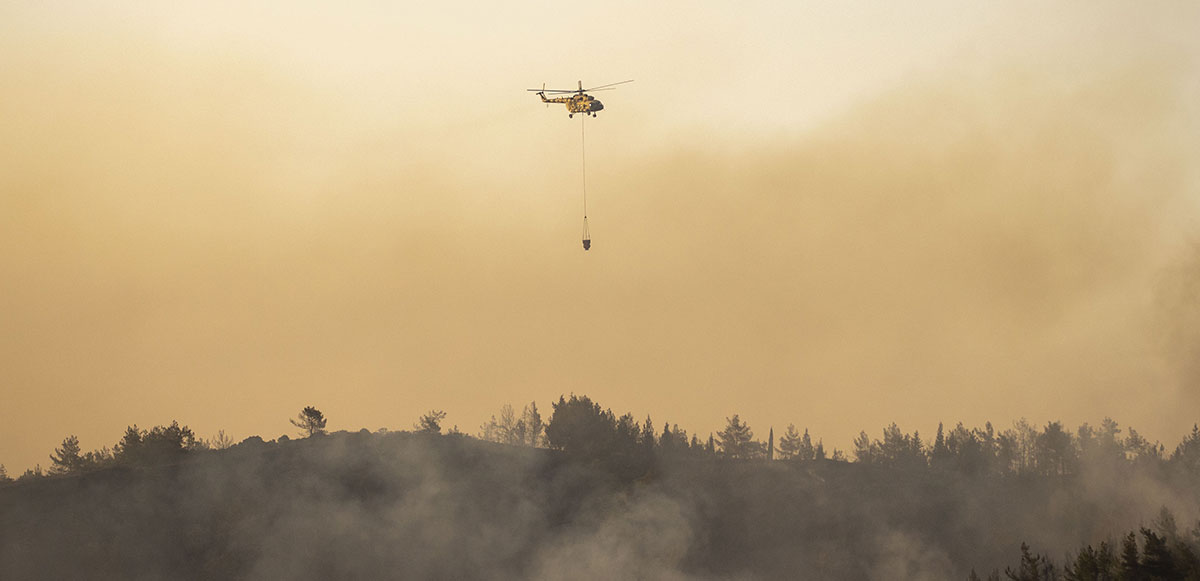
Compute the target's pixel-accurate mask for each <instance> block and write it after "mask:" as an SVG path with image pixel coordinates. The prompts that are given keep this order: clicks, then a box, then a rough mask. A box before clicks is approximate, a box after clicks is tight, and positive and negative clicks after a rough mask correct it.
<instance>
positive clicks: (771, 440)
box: [767, 426, 775, 461]
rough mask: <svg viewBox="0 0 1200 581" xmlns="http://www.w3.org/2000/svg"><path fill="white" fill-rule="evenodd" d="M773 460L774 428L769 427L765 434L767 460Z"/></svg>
mask: <svg viewBox="0 0 1200 581" xmlns="http://www.w3.org/2000/svg"><path fill="white" fill-rule="evenodd" d="M774 459H775V426H771V431H770V432H769V433H768V434H767V460H768V461H770V460H774Z"/></svg>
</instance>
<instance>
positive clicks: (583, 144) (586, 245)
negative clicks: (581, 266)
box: [579, 115, 592, 250]
mask: <svg viewBox="0 0 1200 581" xmlns="http://www.w3.org/2000/svg"><path fill="white" fill-rule="evenodd" d="M586 119H587V115H583V116H581V117H580V118H579V158H580V159H579V167H580V169H581V170H582V174H583V249H584V250H588V249H590V248H591V247H592V234H591V232H589V231H588V218H587V130H586V129H585V128H584V127H585V125H586V123H585V120H586Z"/></svg>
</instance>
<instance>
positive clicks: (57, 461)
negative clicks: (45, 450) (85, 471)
mask: <svg viewBox="0 0 1200 581" xmlns="http://www.w3.org/2000/svg"><path fill="white" fill-rule="evenodd" d="M50 462H51V464H50V473H51V474H71V473H74V472H78V471H79V470H80V468H82V467H83V456H82V455H80V449H79V438H77V437H75V435H74V434H72V435H70V436H67V437H66V438H64V439H63V442H62V447H61V448H55V449H54V453H53V454H51V455H50Z"/></svg>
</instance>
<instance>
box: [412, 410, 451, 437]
mask: <svg viewBox="0 0 1200 581" xmlns="http://www.w3.org/2000/svg"><path fill="white" fill-rule="evenodd" d="M444 419H446V412H444V411H442V410H429V412H428V413H426V414H425V415H423V416H421V419H419V420H417V423H415V424H413V427H414V428H416V429H417V431H418V432H421V433H423V434H440V433H442V420H444Z"/></svg>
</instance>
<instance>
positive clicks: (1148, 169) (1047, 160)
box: [0, 1, 1200, 473]
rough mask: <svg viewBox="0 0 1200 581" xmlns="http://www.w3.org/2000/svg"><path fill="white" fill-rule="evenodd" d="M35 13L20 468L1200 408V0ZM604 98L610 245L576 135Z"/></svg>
mask: <svg viewBox="0 0 1200 581" xmlns="http://www.w3.org/2000/svg"><path fill="white" fill-rule="evenodd" d="M880 4H881V3H878V2H832V1H830V2H737V3H733V2H694V1H693V2H649V3H648V2H605V3H583V4H581V3H571V2H536V3H495V2H468V3H440V4H439V3H394V2H368V1H363V2H349V3H341V4H339V5H338V6H337V7H334V6H332V5H327V3H322V2H295V1H289V2H260V3H255V4H254V5H253V6H246V5H245V3H242V2H213V1H204V2H170V3H154V2H122V1H117V2H103V3H85V4H80V3H74V4H70V5H69V6H68V5H62V4H59V5H55V4H48V3H45V2H25V1H17V2H7V3H5V4H4V5H3V6H2V7H0V386H2V389H3V396H4V397H3V405H2V406H0V462H2V463H4V464H6V465H7V467H8V468H9V471H10V473H12V472H17V473H19V472H20V471H21V470H24V469H25V468H26V467H29V466H32V465H33V464H34V463H41V464H43V466H45V465H47V464H48V463H49V462H48V458H47V454H49V453H50V452H51V451H52V449H53V448H54V447H55V446H56V445H58V444H59V443H60V442H61V441H62V439H63V437H65V436H66V435H68V434H72V433H74V434H77V435H79V437H80V439H81V442H82V445H83V447H84V448H85V449H92V448H98V447H100V446H103V445H111V444H112V443H113V442H114V441H116V440H117V439H118V438H119V436H120V435H121V432H122V430H123V429H124V427H125V426H127V425H129V424H134V423H136V424H139V425H141V426H143V427H149V426H151V425H155V424H162V423H169V422H170V421H171V420H173V419H177V420H179V421H180V422H181V423H185V424H188V425H190V426H191V427H193V428H194V429H195V430H196V431H197V432H198V433H199V434H200V435H203V436H209V435H212V434H213V433H215V432H216V431H217V430H218V429H224V430H226V432H227V433H229V434H230V435H232V436H233V437H235V438H236V439H241V438H244V437H246V436H250V435H255V434H258V435H261V436H263V437H265V438H268V439H269V438H274V437H277V436H278V435H280V434H282V433H292V428H291V426H290V425H289V424H288V423H287V419H288V418H289V417H292V416H294V415H295V413H296V412H297V411H298V410H299V409H300V408H301V407H303V406H305V405H315V406H316V407H318V408H320V409H321V410H323V411H324V412H325V413H326V415H327V416H329V418H330V428H332V429H351V430H357V429H359V428H362V427H366V428H369V429H372V430H373V429H376V428H379V427H384V426H386V427H389V428H392V429H405V428H408V427H410V426H411V424H412V423H413V422H414V421H415V420H416V419H417V417H418V416H419V415H420V414H421V413H423V412H424V411H427V410H429V409H432V408H440V409H444V410H446V411H447V412H448V414H449V415H448V417H447V423H448V424H457V425H458V426H459V427H460V428H461V429H463V430H464V431H467V432H471V433H474V432H476V431H477V429H478V426H479V425H480V424H481V423H482V422H484V421H485V420H486V419H487V418H488V417H489V416H490V415H492V414H495V413H497V412H498V410H499V408H500V407H501V406H502V405H503V404H505V403H513V404H514V405H515V406H517V407H518V408H519V407H520V405H522V404H523V403H525V402H528V401H530V400H536V401H537V402H538V403H539V405H541V406H542V407H543V411H544V413H546V414H549V408H550V403H551V401H552V400H555V399H557V397H558V396H559V395H560V394H564V393H567V394H569V393H571V392H575V393H585V394H588V395H590V396H592V397H593V398H595V399H596V400H598V401H599V402H600V403H601V404H603V405H605V406H608V407H612V408H614V410H615V411H616V412H617V413H623V412H625V411H632V412H634V413H635V414H636V415H637V416H638V418H639V419H641V418H643V417H645V415H646V414H647V413H649V414H651V415H652V416H653V418H654V420H655V422H656V424H657V425H659V426H661V423H662V422H663V421H664V420H669V421H670V422H673V423H679V424H680V426H681V427H683V428H685V429H688V430H689V431H698V432H700V433H701V434H702V436H707V434H708V433H709V431H713V430H716V429H719V428H720V427H721V426H722V425H723V424H724V418H725V417H726V416H730V415H732V414H734V413H739V414H741V415H742V417H743V418H744V419H746V420H748V421H749V422H750V424H751V426H752V427H754V428H755V430H756V433H757V434H758V435H760V436H762V437H765V436H766V431H767V428H768V427H770V426H774V427H775V428H776V429H777V430H782V429H783V428H784V427H785V426H786V425H787V424H788V423H795V424H796V425H797V426H800V427H805V426H807V427H809V428H810V429H811V430H812V431H813V433H814V434H816V435H818V436H820V437H823V438H825V440H826V442H827V444H830V445H835V446H840V447H845V446H846V445H847V444H848V442H849V440H850V439H851V437H853V435H854V434H856V433H857V432H858V430H860V429H866V430H868V431H869V432H870V433H872V434H873V435H874V434H877V433H878V430H879V429H880V428H882V427H883V426H884V425H886V424H887V423H889V422H892V421H895V422H898V423H899V424H900V425H901V427H902V428H904V429H905V430H912V429H920V430H921V431H922V432H923V433H924V434H925V435H927V436H932V432H933V430H934V429H935V428H936V425H937V422H938V421H939V420H940V421H945V422H947V423H950V424H953V423H954V422H956V421H959V420H962V421H965V422H966V423H968V424H970V425H978V424H982V423H983V422H984V421H986V420H991V421H993V422H995V423H996V424H997V426H998V427H999V428H1003V427H1007V426H1008V425H1009V423H1010V422H1011V421H1012V420H1014V419H1017V418H1020V417H1028V418H1029V419H1030V420H1031V421H1035V422H1038V423H1045V422H1046V421H1048V420H1054V419H1061V420H1064V421H1065V422H1066V423H1068V424H1069V425H1071V426H1074V425H1076V424H1078V423H1080V422H1083V421H1090V422H1092V423H1096V422H1098V421H1099V420H1100V419H1101V418H1103V417H1104V416H1113V417H1115V418H1116V419H1117V420H1118V421H1120V422H1122V423H1123V424H1125V425H1133V426H1134V427H1136V428H1138V429H1139V431H1142V432H1143V433H1145V434H1147V435H1149V436H1150V437H1152V438H1159V439H1163V440H1164V441H1165V442H1167V443H1169V444H1171V445H1173V444H1174V443H1175V442H1177V441H1178V440H1179V438H1180V436H1182V434H1183V433H1184V432H1185V431H1187V430H1189V429H1190V427H1191V425H1192V423H1194V422H1196V421H1197V420H1200V383H1198V382H1200V365H1198V364H1197V363H1196V361H1197V357H1196V355H1197V354H1198V353H1200V330H1198V329H1200V306H1198V304H1200V281H1198V280H1197V277H1196V275H1197V273H1198V272H1200V271H1198V270H1197V269H1200V255H1198V254H1197V246H1196V243H1197V241H1198V240H1200V221H1198V220H1197V218H1196V216H1197V210H1198V209H1200V208H1198V206H1200V172H1198V170H1197V167H1196V164H1195V162H1194V160H1195V156H1196V152H1197V151H1200V147H1198V146H1200V143H1198V142H1200V131H1198V130H1200V109H1198V106H1200V105H1198V104H1200V82H1198V80H1197V79H1200V74H1198V73H1200V60H1198V59H1200V43H1198V42H1197V41H1196V40H1194V39H1193V38H1192V37H1193V36H1195V35H1194V33H1195V31H1196V30H1200V7H1197V5H1195V4H1194V3H1189V2H1145V3H1136V4H1135V3H1126V2H1113V3H1105V2H1078V3H1075V2H1066V3H1054V4H1053V5H1048V3H1044V2H1005V3H995V2H971V3H968V2H958V1H954V2H951V1H946V2H940V1H939V2H920V3H906V4H907V5H905V6H900V5H893V4H889V5H886V6H884V5H880ZM630 78H632V79H636V82H635V83H632V84H629V85H625V86H622V87H621V88H620V89H619V90H617V91H611V92H603V93H597V94H596V96H597V97H599V98H601V99H603V100H604V102H605V104H606V109H605V110H604V111H603V112H602V113H601V114H600V116H599V118H597V119H594V120H589V121H587V131H588V179H589V209H590V215H591V231H592V237H593V247H592V250H591V251H590V252H588V253H584V252H583V250H582V248H581V245H580V243H579V233H580V230H581V226H582V223H581V215H580V214H581V207H580V202H581V200H580V171H579V170H580V167H579V162H580V155H579V153H580V152H579V146H580V144H579V133H580V120H579V119H578V118H576V119H568V118H567V116H566V112H565V110H564V109H563V108H562V106H561V105H558V106H553V107H550V108H546V107H543V106H542V105H541V104H540V103H539V102H538V101H537V98H536V97H535V96H533V95H532V94H529V93H527V92H525V91H524V89H526V88H528V87H536V86H540V85H541V83H543V82H545V83H548V84H550V85H551V86H560V87H571V86H573V85H574V83H575V82H576V81H578V80H583V82H584V83H585V84H593V85H596V84H604V83H610V82H615V81H621V80H625V79H630Z"/></svg>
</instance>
